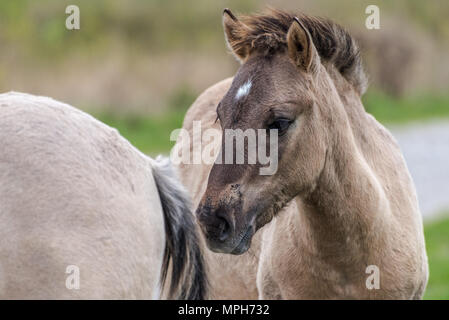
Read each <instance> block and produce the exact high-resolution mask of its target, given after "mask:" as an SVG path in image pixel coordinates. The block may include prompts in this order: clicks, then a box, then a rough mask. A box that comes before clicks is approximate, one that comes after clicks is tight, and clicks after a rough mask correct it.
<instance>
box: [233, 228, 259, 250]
mask: <svg viewBox="0 0 449 320" xmlns="http://www.w3.org/2000/svg"><path fill="white" fill-rule="evenodd" d="M253 235H254V228H253V227H252V226H251V227H249V228H248V230H246V232H245V234H244V235H243V237H242V238H241V240H240V242H239V243H238V245H237V246H236V247H235V248H234V249H233V250H232V251H231V254H235V255H240V254H243V253H245V252H246V251H248V249H249V248H250V247H251V239H252V237H253Z"/></svg>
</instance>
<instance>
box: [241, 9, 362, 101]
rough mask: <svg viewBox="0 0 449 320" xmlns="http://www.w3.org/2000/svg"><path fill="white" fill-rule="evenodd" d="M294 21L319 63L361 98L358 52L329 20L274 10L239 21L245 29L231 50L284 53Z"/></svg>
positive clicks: (351, 42)
mask: <svg viewBox="0 0 449 320" xmlns="http://www.w3.org/2000/svg"><path fill="white" fill-rule="evenodd" d="M294 17H298V18H299V20H300V21H301V22H302V23H303V24H304V25H305V27H306V28H307V29H308V31H309V33H310V35H311V36H312V39H313V43H314V45H315V47H316V49H317V51H318V54H319V55H320V57H321V59H322V60H324V61H327V62H330V63H332V64H333V65H334V66H335V67H336V69H337V70H338V71H339V72H340V73H341V74H342V75H343V77H344V78H346V80H347V81H349V82H350V83H351V84H352V85H353V86H354V87H355V88H356V89H357V91H358V92H359V93H360V94H363V93H364V91H365V88H366V83H367V78H366V75H365V73H364V71H363V66H362V60H361V57H360V49H359V47H358V45H357V44H356V42H355V40H354V39H353V38H352V37H351V35H350V34H349V33H348V32H347V31H346V30H345V29H344V28H343V27H341V26H340V25H338V24H336V23H334V22H332V21H330V20H328V19H324V18H317V17H312V16H308V15H305V14H292V13H288V12H284V11H280V10H274V9H270V10H269V11H268V13H265V14H259V15H251V16H243V17H239V20H240V21H242V22H243V23H244V24H245V25H246V26H247V27H248V28H245V30H244V31H243V32H244V34H242V37H241V38H240V39H241V40H238V41H236V42H233V43H232V47H233V48H239V47H244V46H246V47H250V48H252V50H262V51H264V52H266V53H267V54H270V53H274V52H277V51H280V50H285V49H286V47H287V39H286V35H287V32H288V29H289V27H290V25H291V23H292V21H293V18H294Z"/></svg>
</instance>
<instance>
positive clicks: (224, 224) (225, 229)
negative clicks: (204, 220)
mask: <svg viewBox="0 0 449 320" xmlns="http://www.w3.org/2000/svg"><path fill="white" fill-rule="evenodd" d="M219 219H220V220H221V224H220V230H219V234H218V239H219V240H220V241H222V242H224V241H226V240H227V239H228V238H229V235H230V234H231V225H230V224H229V222H228V221H227V220H226V219H224V218H219Z"/></svg>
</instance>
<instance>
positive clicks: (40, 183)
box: [0, 92, 207, 299]
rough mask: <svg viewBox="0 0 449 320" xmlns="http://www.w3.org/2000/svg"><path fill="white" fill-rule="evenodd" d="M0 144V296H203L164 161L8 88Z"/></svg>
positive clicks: (180, 203) (71, 112) (78, 115)
mask: <svg viewBox="0 0 449 320" xmlns="http://www.w3.org/2000/svg"><path fill="white" fill-rule="evenodd" d="M0 145H1V149H0V235H1V239H2V243H1V244H0V298H1V299H159V298H163V297H167V298H170V299H178V298H179V299H203V298H204V296H205V295H206V292H207V274H206V270H205V269H204V263H203V258H202V255H201V251H200V248H199V246H198V239H197V238H198V236H197V231H196V225H195V222H194V220H193V214H192V212H191V208H190V205H189V201H190V200H189V198H188V195H187V194H186V192H185V190H184V188H183V187H182V185H181V183H180V182H179V180H178V179H177V178H176V177H175V175H174V172H173V170H172V167H171V164H170V162H168V161H167V159H164V158H158V159H156V160H154V159H151V158H149V157H147V156H145V155H144V154H142V153H140V152H139V151H138V150H137V149H135V148H134V147H133V146H132V145H131V144H130V143H129V142H128V141H127V140H126V139H125V138H123V137H122V136H121V135H120V134H119V133H118V131H117V130H116V129H113V128H111V127H109V126H107V125H105V124H103V123H101V122H100V121H98V120H96V119H95V118H93V117H92V116H90V115H88V114H86V113H84V112H82V111H80V110H77V109H75V108H74V107H72V106H69V105H67V104H64V103H61V102H58V101H55V100H53V99H50V98H47V97H39V96H34V95H29V94H22V93H14V92H11V93H5V94H0ZM166 279H168V280H169V281H167V282H165V280H166ZM168 283H169V285H168ZM164 288H167V289H166V290H165V289H164ZM163 289H164V290H163Z"/></svg>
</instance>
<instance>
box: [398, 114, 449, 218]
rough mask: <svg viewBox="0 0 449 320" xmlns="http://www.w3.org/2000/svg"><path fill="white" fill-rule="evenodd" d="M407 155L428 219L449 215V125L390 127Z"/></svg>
mask: <svg viewBox="0 0 449 320" xmlns="http://www.w3.org/2000/svg"><path fill="white" fill-rule="evenodd" d="M390 130H391V131H392V133H393V135H394V136H395V137H396V139H397V140H398V142H399V145H400V146H401V149H402V151H403V153H404V156H405V159H406V161H407V164H408V167H409V170H410V172H411V174H412V176H413V179H414V181H415V185H416V189H417V191H418V198H419V202H420V207H421V212H422V214H423V217H424V219H426V220H427V219H429V218H434V217H436V216H437V215H439V214H441V213H443V212H444V211H446V213H449V122H432V123H426V124H414V125H409V126H405V127H390Z"/></svg>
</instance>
